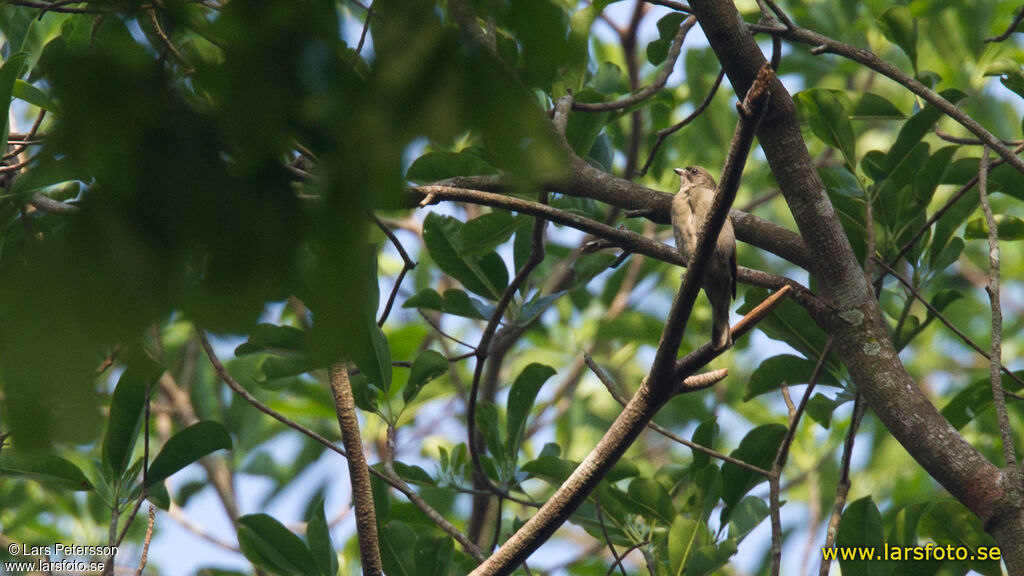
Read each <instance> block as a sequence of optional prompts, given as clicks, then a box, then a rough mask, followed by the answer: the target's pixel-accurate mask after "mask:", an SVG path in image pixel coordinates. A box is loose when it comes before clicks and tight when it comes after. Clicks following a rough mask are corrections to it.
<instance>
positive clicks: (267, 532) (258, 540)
mask: <svg viewBox="0 0 1024 576" xmlns="http://www.w3.org/2000/svg"><path fill="white" fill-rule="evenodd" d="M236 526H237V528H238V546H239V548H241V550H242V554H244V555H245V557H246V558H248V559H249V561H250V562H252V563H253V564H254V565H255V566H257V567H259V568H262V569H264V570H267V571H269V572H273V573H274V574H280V575H281V576H294V575H302V576H317V575H320V574H322V573H323V572H321V571H320V568H319V567H318V566H317V562H316V559H315V558H314V557H313V553H312V552H310V550H309V548H308V547H307V546H306V543H305V542H303V541H302V539H301V538H299V537H298V536H296V535H295V534H293V533H292V531H291V530H288V529H287V528H285V526H284V524H281V523H280V522H278V521H277V520H276V519H275V518H274V517H273V516H270V515H267V514H247V515H245V516H242V517H241V518H239V519H238V521H237V522H236Z"/></svg>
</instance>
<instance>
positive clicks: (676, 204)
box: [672, 166, 737, 351]
mask: <svg viewBox="0 0 1024 576" xmlns="http://www.w3.org/2000/svg"><path fill="white" fill-rule="evenodd" d="M675 173H676V174H678V175H679V183H680V186H679V192H678V193H677V194H676V195H675V196H674V197H673V198H672V232H673V233H674V235H675V238H676V248H677V249H678V250H679V253H680V254H681V255H682V257H683V260H685V261H686V264H687V266H689V265H690V262H691V261H692V259H693V257H694V253H695V252H696V251H697V233H698V232H699V231H700V227H701V226H702V225H703V223H704V222H706V221H707V219H708V214H709V213H710V212H711V205H712V203H713V202H714V200H715V193H716V190H717V189H718V185H717V184H715V178H714V176H712V175H711V173H710V172H708V171H707V170H705V169H704V168H701V167H700V166H687V167H686V168H676V169H675ZM736 273H737V270H736V235H735V233H734V232H733V229H732V220H731V219H729V217H728V216H726V218H725V224H723V225H722V231H721V232H720V233H719V234H718V241H717V242H715V249H714V251H713V252H712V253H711V260H710V261H709V262H708V268H707V273H706V275H705V276H704V284H703V288H704V293H705V294H706V295H707V297H708V300H709V301H710V302H711V345H712V346H713V347H714V349H715V350H716V351H717V350H722V349H723V348H726V347H728V346H731V345H732V335H731V334H730V332H729V307H730V306H731V304H732V299H733V298H735V297H736Z"/></svg>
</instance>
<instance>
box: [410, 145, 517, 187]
mask: <svg viewBox="0 0 1024 576" xmlns="http://www.w3.org/2000/svg"><path fill="white" fill-rule="evenodd" d="M497 173H498V171H497V170H495V169H494V166H491V165H490V164H488V163H487V161H486V160H484V159H483V158H481V157H480V155H479V154H474V153H472V152H467V151H463V152H428V153H426V154H424V155H422V156H420V157H419V158H417V159H416V160H415V161H413V163H412V165H411V166H409V170H408V171H406V173H405V179H406V180H410V181H412V182H414V183H416V184H430V183H433V182H438V181H441V180H447V179H448V178H455V177H457V176H477V175H484V174H497Z"/></svg>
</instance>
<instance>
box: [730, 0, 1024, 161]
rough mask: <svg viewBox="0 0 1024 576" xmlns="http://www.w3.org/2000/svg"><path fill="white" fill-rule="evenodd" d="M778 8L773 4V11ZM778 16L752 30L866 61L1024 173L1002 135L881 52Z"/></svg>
mask: <svg viewBox="0 0 1024 576" xmlns="http://www.w3.org/2000/svg"><path fill="white" fill-rule="evenodd" d="M765 1H766V2H767V3H768V4H769V5H770V6H774V2H771V1H770V0H765ZM774 9H775V8H774V7H773V10H774ZM776 15H777V16H778V17H779V19H780V20H782V21H783V24H784V25H782V26H764V25H757V24H752V25H750V26H749V29H750V30H751V31H762V32H768V33H770V34H777V35H779V36H781V37H783V38H785V39H787V40H791V41H795V42H800V43H803V44H809V45H811V46H813V47H814V48H813V49H812V51H811V52H812V53H813V54H824V53H832V54H837V55H839V56H842V57H843V58H847V59H849V60H853V61H854V62H857V63H859V64H862V65H864V66H866V67H868V68H870V69H872V70H874V71H875V72H878V73H880V74H882V75H883V76H886V77H887V78H889V79H891V80H893V81H895V82H896V83H898V84H900V85H902V86H904V87H906V88H907V89H909V90H910V91H911V92H913V93H914V94H917V95H918V96H920V97H921V98H923V99H924V100H925V101H926V102H928V103H929V104H931V105H933V106H935V107H936V108H938V109H939V110H940V111H942V113H944V114H945V115H946V116H948V117H950V118H952V119H953V120H954V121H956V122H957V123H958V124H960V125H961V126H963V127H964V128H967V130H968V131H970V132H971V133H972V134H974V135H975V136H977V137H978V138H979V139H980V140H981V141H982V142H984V143H985V144H987V145H988V146H989V147H990V148H992V150H995V151H996V152H997V153H998V154H999V155H1000V156H1001V157H1002V158H1003V159H1005V160H1006V161H1007V162H1009V163H1010V164H1011V165H1012V166H1013V167H1014V168H1015V169H1016V170H1017V171H1019V172H1021V173H1024V159H1021V158H1019V157H1018V156H1017V155H1016V154H1014V152H1013V151H1012V150H1010V148H1008V147H1007V146H1006V145H1005V144H1003V143H1002V142H1001V141H1000V140H999V139H998V138H996V137H995V136H994V135H993V134H992V133H991V132H989V131H988V130H986V129H985V128H984V127H983V126H982V125H981V124H979V123H978V122H977V121H976V120H975V119H974V118H972V117H970V116H969V115H967V114H965V113H964V112H963V111H962V110H960V109H959V108H957V107H956V105H955V104H953V103H952V102H950V101H949V100H946V99H945V98H943V97H942V95H940V94H939V93H938V92H936V91H934V90H932V89H931V88H929V87H927V86H925V85H924V84H923V83H922V82H921V81H919V80H917V79H916V78H914V77H912V76H909V75H908V74H906V73H905V72H903V71H902V70H900V69H899V68H896V67H895V66H893V65H892V64H890V63H889V62H886V61H885V60H883V59H882V58H879V57H878V55H877V54H875V53H874V52H871V51H870V50H866V49H864V48H856V47H854V46H851V45H849V44H846V43H844V42H840V41H838V40H836V39H834V38H830V37H828V36H825V35H824V34H820V33H818V32H815V31H813V30H808V29H806V28H800V27H798V26H796V25H794V24H792V23H786V19H788V18H787V17H786V16H785V14H784V13H783V12H782V10H777V12H776Z"/></svg>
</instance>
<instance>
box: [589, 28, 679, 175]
mask: <svg viewBox="0 0 1024 576" xmlns="http://www.w3.org/2000/svg"><path fill="white" fill-rule="evenodd" d="M696 23H697V19H696V18H694V17H693V16H690V17H689V18H687V19H686V20H683V23H682V25H681V26H680V27H679V32H677V33H676V37H675V38H674V39H673V40H672V46H671V47H670V48H669V50H668V57H667V58H666V59H665V63H664V64H662V66H661V69H660V70H658V75H657V76H656V77H655V78H654V81H652V82H651V83H650V84H648V85H647V86H644V87H643V88H642V89H640V90H638V91H637V92H634V93H633V94H630V95H629V96H626V97H625V98H622V99H620V100H615V101H613V102H576V101H573V103H572V109H573V110H581V111H583V112H608V111H612V110H621V109H623V108H629V107H630V106H632V105H634V104H637V103H638V102H643V101H644V100H646V99H648V98H650V97H651V96H653V95H654V94H655V93H656V92H657V91H658V90H661V89H662V88H663V87H664V86H665V83H666V82H668V77H669V76H671V75H672V69H673V68H675V64H676V61H677V60H679V52H680V51H681V50H682V47H683V40H685V39H686V34H687V32H689V31H690V29H691V28H693V26H694V24H696ZM627 176H628V174H627Z"/></svg>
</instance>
